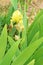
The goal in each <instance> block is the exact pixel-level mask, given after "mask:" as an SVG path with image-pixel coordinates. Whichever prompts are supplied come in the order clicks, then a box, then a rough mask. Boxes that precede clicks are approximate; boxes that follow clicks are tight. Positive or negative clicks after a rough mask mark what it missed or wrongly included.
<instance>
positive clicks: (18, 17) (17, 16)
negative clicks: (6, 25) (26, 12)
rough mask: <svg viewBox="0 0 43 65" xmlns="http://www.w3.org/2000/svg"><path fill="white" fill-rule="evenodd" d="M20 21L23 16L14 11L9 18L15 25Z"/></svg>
mask: <svg viewBox="0 0 43 65" xmlns="http://www.w3.org/2000/svg"><path fill="white" fill-rule="evenodd" d="M22 19H23V16H22V14H21V12H20V11H19V10H16V11H15V12H14V13H13V15H12V17H11V21H12V22H16V23H18V22H20V20H22ZM21 22H22V21H21Z"/></svg>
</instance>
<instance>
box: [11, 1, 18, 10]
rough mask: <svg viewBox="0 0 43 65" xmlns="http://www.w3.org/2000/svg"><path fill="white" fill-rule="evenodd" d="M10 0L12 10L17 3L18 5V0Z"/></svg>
mask: <svg viewBox="0 0 43 65" xmlns="http://www.w3.org/2000/svg"><path fill="white" fill-rule="evenodd" d="M10 1H11V4H12V6H13V7H14V10H16V9H17V5H18V0H10Z"/></svg>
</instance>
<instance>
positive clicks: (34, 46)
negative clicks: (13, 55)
mask: <svg viewBox="0 0 43 65" xmlns="http://www.w3.org/2000/svg"><path fill="white" fill-rule="evenodd" d="M42 42H43V38H40V39H39V40H37V41H35V42H33V43H31V44H30V45H29V46H28V47H27V48H26V49H25V50H24V51H23V52H22V53H21V54H20V55H19V56H18V57H17V59H16V60H15V61H14V62H13V63H12V65H17V64H18V65H23V64H24V63H25V62H26V61H27V60H28V59H29V58H30V57H31V55H32V54H33V53H34V52H35V51H36V49H37V48H38V47H39V46H40V45H41V44H42Z"/></svg>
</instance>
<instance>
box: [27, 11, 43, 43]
mask: <svg viewBox="0 0 43 65" xmlns="http://www.w3.org/2000/svg"><path fill="white" fill-rule="evenodd" d="M42 13H43V10H41V11H40V13H38V15H37V16H36V17H35V20H34V22H33V23H32V25H31V26H30V27H29V28H28V33H27V35H28V44H29V43H30V42H31V40H32V38H33V37H34V35H35V34H36V33H37V32H38V30H39V26H38V22H40V21H39V18H40V17H41V16H42V15H43V14H42Z"/></svg>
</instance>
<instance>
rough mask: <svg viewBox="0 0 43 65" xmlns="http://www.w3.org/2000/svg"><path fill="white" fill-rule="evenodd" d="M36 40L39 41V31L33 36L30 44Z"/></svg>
mask: <svg viewBox="0 0 43 65" xmlns="http://www.w3.org/2000/svg"><path fill="white" fill-rule="evenodd" d="M38 39H39V31H38V32H37V33H36V34H35V35H34V37H33V39H32V40H31V42H30V43H32V42H34V41H36V40H38Z"/></svg>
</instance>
